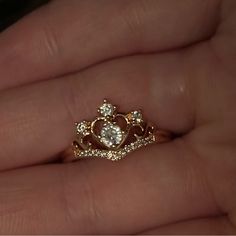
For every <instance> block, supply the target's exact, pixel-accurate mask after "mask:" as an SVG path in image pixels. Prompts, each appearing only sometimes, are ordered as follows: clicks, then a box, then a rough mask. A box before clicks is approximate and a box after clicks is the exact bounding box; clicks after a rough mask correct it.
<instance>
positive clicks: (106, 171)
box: [0, 140, 221, 234]
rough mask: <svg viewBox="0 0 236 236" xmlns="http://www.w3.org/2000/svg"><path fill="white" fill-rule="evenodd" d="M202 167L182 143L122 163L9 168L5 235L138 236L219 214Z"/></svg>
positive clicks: (1, 203)
mask: <svg viewBox="0 0 236 236" xmlns="http://www.w3.org/2000/svg"><path fill="white" fill-rule="evenodd" d="M189 150H190V149H189ZM202 164H203V163H202V162H201V159H200V158H196V156H193V154H192V152H191V151H188V149H187V148H186V146H185V143H184V141H180V140H179V141H175V142H174V143H168V144H160V145H156V146H155V145H153V146H149V147H146V148H143V149H140V150H139V151H137V152H135V153H132V154H130V155H129V157H127V158H126V159H125V160H123V161H120V162H115V163H114V162H110V161H107V160H83V161H79V162H76V163H72V164H61V165H45V166H36V167H31V168H26V169H21V170H15V171H10V172H4V173H2V174H1V176H0V177H1V178H0V212H1V214H0V232H1V233H2V234H6V233H7V234H10V233H11V234H16V233H17V234H34V233H36V232H37V233H38V234H64V233H66V234H114V233H116V234H133V233H138V232H141V231H144V230H145V229H149V228H153V227H156V226H159V225H165V224H169V223H171V222H176V221H181V220H185V219H189V218H196V217H204V216H208V215H218V214H220V213H221V212H220V211H219V209H218V206H217V205H216V204H215V201H214V199H212V195H211V193H210V190H209V189H210V187H209V186H208V185H207V182H206V179H205V174H204V171H203V170H202V167H201V166H202ZM204 168H206V167H205V166H204Z"/></svg>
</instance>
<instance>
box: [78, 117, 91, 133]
mask: <svg viewBox="0 0 236 236" xmlns="http://www.w3.org/2000/svg"><path fill="white" fill-rule="evenodd" d="M89 129H90V122H88V121H85V120H84V121H81V122H80V123H77V124H76V131H77V134H81V135H83V136H85V135H87V134H89Z"/></svg>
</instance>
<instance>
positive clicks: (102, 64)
mask: <svg viewBox="0 0 236 236" xmlns="http://www.w3.org/2000/svg"><path fill="white" fill-rule="evenodd" d="M235 22H236V1H235V0H222V1H220V0H182V1H173V0H153V1H152V0H145V1H144V0H136V1H132V0H119V1H115V0H113V1H111V0H99V1H93V0H86V1H82V0H81V1H80V0H70V1H65V0H56V1H51V2H50V3H49V4H47V5H45V6H43V7H42V8H40V9H38V10H36V11H35V12H33V13H31V14H30V15H28V16H26V17H25V18H23V19H21V20H20V21H18V22H17V23H16V24H15V25H13V26H11V27H10V28H8V29H7V30H6V31H4V32H3V33H1V34H0V52H1V53H0V78H1V79H0V89H1V91H0V114H1V116H0V142H1V149H0V170H1V173H0V233H1V234H36V233H38V234H115V233H116V234H236V201H235V199H236V135H235V133H236V124H235V119H236V109H235V101H236V92H235V91H236V80H235V77H236V68H235V62H236V43H235V42H236V24H235ZM103 98H107V99H109V100H110V102H112V103H114V104H116V105H118V106H119V108H120V110H121V111H125V112H128V111H130V110H132V109H138V108H141V109H142V110H143V112H144V115H145V118H147V119H148V120H150V121H152V122H154V123H155V124H157V125H158V127H160V128H162V129H166V130H169V131H171V132H173V133H174V134H175V135H176V138H175V139H174V140H172V141H171V142H168V143H165V144H159V145H152V146H149V147H148V148H143V149H141V150H139V151H137V152H134V153H132V154H130V155H129V156H128V157H127V158H126V159H124V160H122V161H120V162H115V163H113V162H110V161H107V160H102V159H97V160H83V161H78V162H75V163H66V164H65V163H64V164H63V163H60V162H59V161H58V160H59V159H60V157H61V156H62V155H61V153H62V152H63V150H65V149H66V148H67V147H68V146H69V145H70V143H71V141H72V140H73V137H74V122H76V121H81V120H83V119H89V120H91V119H92V118H93V117H94V116H95V115H96V108H97V107H98V106H99V105H100V104H101V103H102V100H103Z"/></svg>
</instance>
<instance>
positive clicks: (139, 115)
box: [129, 111, 143, 123]
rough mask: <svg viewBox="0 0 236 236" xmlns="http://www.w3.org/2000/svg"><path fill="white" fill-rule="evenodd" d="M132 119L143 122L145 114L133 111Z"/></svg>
mask: <svg viewBox="0 0 236 236" xmlns="http://www.w3.org/2000/svg"><path fill="white" fill-rule="evenodd" d="M129 118H130V120H131V121H133V122H135V123H141V122H142V121H143V116H142V113H141V112H140V111H132V112H131V113H130V117H129Z"/></svg>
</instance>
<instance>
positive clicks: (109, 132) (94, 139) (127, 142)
mask: <svg viewBox="0 0 236 236" xmlns="http://www.w3.org/2000/svg"><path fill="white" fill-rule="evenodd" d="M98 113H99V116H98V117H96V118H95V120H93V121H82V122H80V123H76V124H75V125H76V139H75V141H74V142H73V144H72V148H70V149H68V150H66V151H65V153H64V155H63V156H64V161H65V162H70V161H75V160H79V159H84V158H93V157H101V158H106V159H108V160H112V161H118V160H120V159H123V158H124V157H125V156H127V154H129V153H131V152H133V151H135V150H137V149H139V148H142V147H144V146H147V145H149V144H153V143H163V142H168V141H170V140H171V138H172V135H171V133H170V132H168V131H164V130H159V129H157V128H155V127H154V126H152V125H150V124H149V123H147V122H145V121H144V120H143V115H142V112H141V110H135V111H131V112H129V113H127V114H124V113H119V112H117V107H116V106H114V105H112V104H111V103H108V102H107V100H105V99H104V101H103V104H102V105H101V106H100V107H99V108H98Z"/></svg>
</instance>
